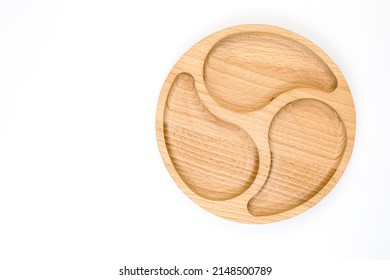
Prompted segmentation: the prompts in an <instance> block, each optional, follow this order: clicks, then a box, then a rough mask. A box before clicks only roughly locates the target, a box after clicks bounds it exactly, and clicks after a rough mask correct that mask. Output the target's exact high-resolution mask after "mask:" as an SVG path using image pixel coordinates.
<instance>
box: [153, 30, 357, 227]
mask: <svg viewBox="0 0 390 280" xmlns="http://www.w3.org/2000/svg"><path fill="white" fill-rule="evenodd" d="M156 129H157V139H158V144H159V148H160V153H161V155H162V158H163V160H164V163H165V165H166V167H167V169H168V171H169V173H170V174H171V176H172V178H173V179H174V181H175V182H176V183H177V185H178V186H179V187H180V188H181V189H182V191H183V192H184V193H185V194H186V195H187V196H189V197H190V198H191V199H192V200H193V201H194V202H195V203H197V204H199V205H200V206H201V207H203V208H204V209H206V210H207V211H209V212H211V213H213V214H216V215H218V216H220V217H223V218H226V219H229V220H233V221H238V222H243V223H269V222H275V221H280V220H283V219H288V218H291V217H293V216H296V215H298V214H300V213H302V212H303V211H305V210H307V209H309V208H310V207H312V206H314V205H315V204H316V203H318V202H319V201H320V200H321V199H322V198H324V197H325V196H326V195H327V194H328V193H329V191H330V190H331V189H332V188H333V187H334V186H335V184H336V183H337V181H338V180H339V178H340V177H341V175H342V173H343V172H344V170H345V168H346V166H347V163H348V160H349V158H350V156H351V153H352V148H353V142H354V137H355V109H354V105H353V100H352V96H351V93H350V90H349V88H348V85H347V83H346V81H345V79H344V77H343V75H342V73H341V72H340V70H339V69H338V68H337V66H336V65H335V63H334V62H333V61H332V60H331V59H330V58H329V57H328V56H327V55H326V54H325V53H324V52H323V51H322V50H321V49H319V48H318V47H317V46H315V45H314V44H313V43H311V42H310V41H308V40H307V39H305V38H303V37H301V36H299V35H297V34H295V33H293V32H290V31H287V30H285V29H281V28H278V27H274V26H267V25H242V26H236V27H231V28H228V29H225V30H221V31H219V32H217V33H214V34H212V35H211V36H209V37H207V38H205V39H203V40H202V41H200V42H199V43H197V44H195V45H194V46H193V47H192V48H191V49H190V50H189V51H188V52H187V53H186V54H184V55H183V57H182V58H181V59H180V60H179V61H178V62H177V64H176V65H175V66H174V68H173V69H172V71H171V72H170V74H169V75H168V77H167V79H166V81H165V83H164V86H163V88H162V90H161V94H160V98H159V102H158V107H157V117H156Z"/></svg>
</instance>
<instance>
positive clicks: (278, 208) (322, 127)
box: [248, 99, 347, 216]
mask: <svg viewBox="0 0 390 280" xmlns="http://www.w3.org/2000/svg"><path fill="white" fill-rule="evenodd" d="M346 140H347V138H346V130H345V126H344V123H343V121H342V120H341V119H340V117H339V116H338V114H337V113H336V112H335V111H334V110H333V109H332V108H331V107H330V106H328V105H327V104H325V103H323V102H321V101H318V100H314V99H300V100H297V101H294V102H291V103H289V104H287V105H286V106H285V107H283V108H282V109H281V110H280V111H279V112H278V113H277V114H276V116H275V117H274V119H273V121H272V124H271V127H270V130H269V144H270V150H271V169H270V172H269V176H268V178H267V181H266V182H265V184H264V186H263V187H262V188H261V189H260V191H259V192H258V193H257V194H256V195H255V196H254V197H253V198H252V199H251V200H250V201H249V203H248V210H249V212H250V213H251V214H252V215H255V216H269V215H273V214H279V213H281V212H285V211H287V210H290V209H293V208H295V207H297V206H299V205H301V204H302V203H304V202H306V201H308V200H309V199H310V198H312V197H313V196H314V195H316V194H317V193H318V192H319V191H321V189H322V188H323V187H324V186H325V185H326V184H327V183H328V181H329V180H330V179H331V178H332V176H333V174H334V173H335V171H336V169H337V167H338V165H339V163H340V160H341V157H342V155H343V153H344V149H345V145H346Z"/></svg>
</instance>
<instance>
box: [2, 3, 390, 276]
mask: <svg viewBox="0 0 390 280" xmlns="http://www.w3.org/2000/svg"><path fill="white" fill-rule="evenodd" d="M388 3H390V2H388V1H350V2H348V1H339V0H337V1H329V0H327V1H298V0H295V1H276V0H272V1H244V0H240V1H211V0H209V1H199V0H197V1H192V2H190V1H167V0H165V1H154V2H151V1H139V2H138V1H5V0H0V279H4V280H11V279H126V277H123V276H122V277H119V276H118V269H119V268H121V267H123V266H124V265H127V266H129V267H136V266H137V265H139V266H144V267H148V266H155V267H158V266H171V265H175V264H176V265H180V266H182V267H202V268H209V267H212V266H217V265H272V266H273V267H274V275H273V277H274V278H273V279H279V278H277V277H278V275H279V276H288V277H289V279H296V278H302V275H309V274H310V273H311V275H312V273H317V274H318V275H317V278H316V279H322V278H321V276H324V275H328V276H329V275H332V276H334V277H336V276H337V275H338V274H337V273H335V270H337V269H341V270H342V269H344V270H342V271H344V272H340V273H345V275H349V276H350V275H351V274H352V275H361V273H360V272H359V271H362V269H363V270H364V268H365V267H366V266H367V265H368V264H367V262H363V263H362V264H360V262H359V263H356V262H352V263H351V262H343V263H342V264H341V265H340V262H337V264H335V267H333V266H332V265H331V266H327V267H325V266H322V265H323V264H324V262H325V263H329V261H333V260H345V259H346V260H355V259H390V176H389V173H390V172H389V171H390V168H389V167H390V164H389V158H390V134H389V127H390V125H389V119H390V118H389V117H390V109H389V108H390V107H389V106H390V98H389V96H390V92H389V79H390V53H389V50H390V17H389V12H390V6H389V4H388ZM245 23H264V24H272V25H277V26H280V27H284V28H287V29H290V30H292V31H294V32H296V33H298V34H301V35H303V36H305V37H306V38H308V39H309V40H311V41H313V42H314V43H316V44H317V45H318V46H320V47H321V48H322V49H323V50H324V51H325V52H326V53H327V54H328V55H329V56H330V57H331V58H332V59H333V60H334V61H335V62H336V64H337V65H338V66H339V67H340V69H341V70H342V71H343V73H344V75H345V77H346V79H347V81H348V83H349V85H350V88H351V91H352V94H353V97H354V101H355V105H356V112H357V135H356V141H355V149H354V152H353V155H352V158H351V161H350V164H349V165H348V168H347V170H346V172H345V173H344V175H343V177H342V178H341V180H340V181H339V183H338V184H337V185H336V187H335V188H334V190H333V191H332V192H331V193H330V194H329V195H328V196H327V197H326V198H325V199H324V200H323V201H322V202H320V203H319V204H318V205H317V206H315V207H314V208H312V209H310V210H309V211H307V212H305V213H304V214H302V215H300V216H298V217H295V218H293V219H290V220H287V221H283V222H279V223H275V224H268V225H244V224H239V223H233V222H230V221H226V220H223V219H221V218H218V217H216V216H213V215H211V214H209V213H208V212H206V211H204V210H202V209H201V208H200V207H198V206H197V205H196V204H194V203H193V202H192V201H190V200H189V199H188V198H187V197H186V196H185V195H184V194H183V193H182V192H181V191H180V189H179V188H178V187H177V186H176V185H175V183H174V182H173V180H172V179H171V177H170V176H169V174H168V172H167V170H166V169H165V167H164V164H163V161H162V159H161V158H160V155H159V151H158V148H157V143H156V136H155V110H156V106H157V100H158V96H159V92H160V89H161V86H162V84H163V82H164V80H165V78H166V76H167V74H168V73H169V71H170V70H171V68H172V67H173V65H174V63H175V62H176V61H177V60H178V59H179V58H180V56H181V55H182V54H183V53H184V52H185V51H186V50H187V49H189V48H190V47H191V46H192V45H193V44H195V43H196V42H198V41H199V40H201V39H202V38H203V37H205V36H207V35H209V34H211V33H213V32H216V31H218V30H219V29H222V28H225V27H228V26H232V25H237V24H245ZM308 263H309V265H307V264H308ZM369 263H370V266H371V267H372V266H373V264H372V263H371V262H369ZM313 265H314V266H313ZM313 267H314V268H313ZM337 267H338V268H337ZM345 267H347V268H348V269H345ZM383 267H384V266H382V269H383ZM387 267H390V265H389V262H387ZM316 269H318V271H317V272H316ZM370 270H371V269H370ZM307 271H309V272H310V273H309V274H308V272H307ZM305 273H306V274H305ZM365 273H367V275H369V274H370V273H375V269H373V270H372V271H368V270H367V269H366V270H365ZM387 273H388V274H390V273H389V269H387ZM388 274H387V275H388ZM381 275H382V277H383V272H382V274H381ZM312 276H313V275H312ZM371 276H372V275H371ZM318 277H319V278H318ZM179 278H180V279H184V278H185V277H178V278H177V279H179ZM142 279H146V278H142ZM167 279H168V278H167ZM193 279H196V278H193ZM199 279H202V278H199ZM203 279H206V277H204V278H203ZM245 279H252V278H250V277H247V278H245ZM253 279H254V278H253ZM284 279H287V278H284ZM376 279H379V278H376ZM387 279H388V278H387Z"/></svg>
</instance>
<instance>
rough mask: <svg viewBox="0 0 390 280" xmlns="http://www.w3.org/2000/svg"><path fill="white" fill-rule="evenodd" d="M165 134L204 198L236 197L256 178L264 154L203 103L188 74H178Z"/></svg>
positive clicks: (184, 174) (178, 164)
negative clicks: (260, 157) (259, 152)
mask: <svg viewBox="0 0 390 280" xmlns="http://www.w3.org/2000/svg"><path fill="white" fill-rule="evenodd" d="M164 136H165V142H166V147H167V149H168V153H169V156H170V158H171V161H172V163H173V165H174V167H175V169H176V171H177V173H178V174H179V175H180V177H181V179H182V180H183V181H184V182H185V183H186V184H187V186H188V187H189V188H190V189H191V190H192V191H194V192H195V193H197V194H198V195H200V196H201V197H204V198H207V199H211V200H226V199H231V198H233V197H235V196H238V195H239V194H241V193H243V192H244V191H245V190H246V189H247V188H248V187H249V186H250V185H251V184H252V182H253V180H254V178H255V176H256V173H257V169H258V163H259V158H258V152H257V148H256V146H255V144H254V142H253V140H252V138H251V137H250V136H249V135H248V134H247V133H246V132H245V131H244V130H243V129H241V128H240V127H238V126H237V125H234V124H231V123H228V122H226V121H223V120H221V119H219V118H218V117H216V116H215V115H213V114H212V113H211V112H210V111H209V110H208V109H207V108H206V107H205V106H204V105H203V103H202V102H201V100H200V99H199V96H198V94H197V91H196V88H195V81H194V78H193V76H192V75H190V74H188V73H181V74H179V75H178V76H177V77H176V79H175V81H174V82H173V84H172V86H171V89H170V91H169V95H168V99H167V103H166V107H165V113H164Z"/></svg>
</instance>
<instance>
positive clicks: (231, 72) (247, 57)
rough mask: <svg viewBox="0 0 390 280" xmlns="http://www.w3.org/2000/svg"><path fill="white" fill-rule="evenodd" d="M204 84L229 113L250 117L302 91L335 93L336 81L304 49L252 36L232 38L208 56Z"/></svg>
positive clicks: (288, 42) (264, 36)
mask: <svg viewBox="0 0 390 280" xmlns="http://www.w3.org/2000/svg"><path fill="white" fill-rule="evenodd" d="M204 80H205V84H206V87H207V89H208V90H209V93H210V95H211V96H212V97H213V98H214V99H215V100H216V101H217V102H218V103H219V104H221V105H223V106H224V107H226V108H228V109H230V110H234V111H238V112H249V111H254V110H258V109H261V108H262V107H264V106H265V105H266V104H268V103H269V102H270V101H271V100H272V99H273V98H274V97H276V96H278V95H279V94H281V93H283V92H286V91H288V90H291V89H294V88H300V87H308V88H314V89H318V90H321V91H324V92H331V91H333V90H334V89H335V88H336V87H337V79H336V77H335V76H334V74H333V72H332V71H331V70H330V68H329V67H328V65H327V64H326V63H325V62H324V61H323V60H322V59H321V58H320V57H319V56H318V55H317V54H315V53H314V52H313V51H312V50H310V49H309V48H307V47H306V46H304V45H303V44H301V43H299V42H297V41H295V40H293V39H290V38H287V37H284V36H281V35H277V34H271V33H265V32H247V33H239V34H235V35H231V36H228V37H226V38H224V39H222V40H221V41H219V42H218V43H217V44H216V45H215V46H214V47H213V48H212V49H211V50H210V52H209V54H208V56H207V58H206V60H205V64H204Z"/></svg>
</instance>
